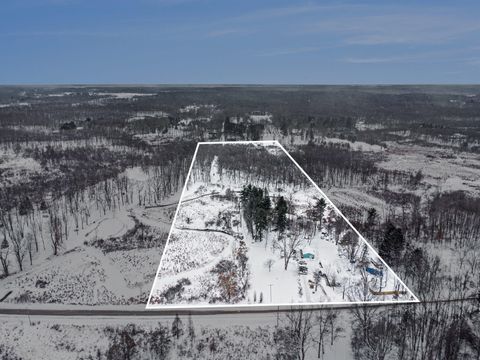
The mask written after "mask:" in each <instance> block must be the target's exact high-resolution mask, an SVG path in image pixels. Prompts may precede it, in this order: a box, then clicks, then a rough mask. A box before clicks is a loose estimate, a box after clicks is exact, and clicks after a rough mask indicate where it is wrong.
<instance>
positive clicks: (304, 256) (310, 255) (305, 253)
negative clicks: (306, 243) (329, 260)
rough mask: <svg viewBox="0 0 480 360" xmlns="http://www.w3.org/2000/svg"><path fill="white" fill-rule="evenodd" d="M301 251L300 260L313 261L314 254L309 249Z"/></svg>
mask: <svg viewBox="0 0 480 360" xmlns="http://www.w3.org/2000/svg"><path fill="white" fill-rule="evenodd" d="M300 251H301V256H302V259H312V260H313V259H315V252H314V251H313V250H312V249H310V248H305V249H303V250H300Z"/></svg>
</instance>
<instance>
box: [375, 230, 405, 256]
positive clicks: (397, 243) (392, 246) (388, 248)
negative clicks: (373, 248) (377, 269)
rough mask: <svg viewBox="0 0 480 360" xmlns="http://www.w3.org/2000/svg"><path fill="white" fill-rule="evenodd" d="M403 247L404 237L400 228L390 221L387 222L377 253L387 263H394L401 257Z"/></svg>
mask: <svg viewBox="0 0 480 360" xmlns="http://www.w3.org/2000/svg"><path fill="white" fill-rule="evenodd" d="M404 248H405V239H404V237H403V234H402V230H401V229H400V228H397V227H395V225H393V224H392V223H391V222H389V223H388V224H387V227H386V229H385V234H384V236H383V242H382V243H381V245H380V249H379V255H380V256H381V257H382V259H384V260H385V261H386V262H387V263H389V264H392V265H396V264H398V261H399V259H400V258H401V257H402V252H403V250H404Z"/></svg>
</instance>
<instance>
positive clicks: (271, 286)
mask: <svg viewBox="0 0 480 360" xmlns="http://www.w3.org/2000/svg"><path fill="white" fill-rule="evenodd" d="M268 286H270V304H271V303H272V286H273V284H268Z"/></svg>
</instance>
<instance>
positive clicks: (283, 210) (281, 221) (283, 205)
mask: <svg viewBox="0 0 480 360" xmlns="http://www.w3.org/2000/svg"><path fill="white" fill-rule="evenodd" d="M287 210H288V205H287V201H286V200H285V199H284V197H283V196H280V197H279V198H278V199H277V203H276V204H275V214H276V224H275V225H276V226H277V231H278V232H279V233H281V234H283V233H284V232H285V229H286V227H287Z"/></svg>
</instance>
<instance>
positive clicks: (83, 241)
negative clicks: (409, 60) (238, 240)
mask: <svg viewBox="0 0 480 360" xmlns="http://www.w3.org/2000/svg"><path fill="white" fill-rule="evenodd" d="M479 111H480V88H479V87H478V86H369V87H361V86H337V87H336V86H305V87H302V86H258V87H256V86H253V87H247V86H219V87H182V86H178V87H175V86H171V87H155V86H152V87H121V86H120V87H101V86H64V87H41V86H25V87H1V88H0V151H1V153H0V154H1V155H0V261H1V265H2V266H1V268H0V309H1V308H7V307H10V306H32V307H33V306H37V307H41V306H46V305H48V304H61V305H64V306H70V307H76V306H77V307H78V306H91V307H95V306H98V305H102V306H111V307H115V306H139V305H144V304H146V302H147V299H148V295H149V292H150V289H151V286H152V283H153V281H154V278H155V272H156V270H157V267H158V264H159V260H160V257H161V254H162V252H163V249H164V245H165V242H166V239H167V235H168V232H169V230H170V225H171V222H172V220H173V215H174V212H175V209H176V206H177V203H178V200H179V198H180V192H181V189H182V187H183V185H184V183H185V181H186V176H187V173H188V169H189V166H190V164H191V161H192V157H193V153H194V151H195V146H196V144H197V142H198V141H216V140H223V141H225V140H237V139H238V140H256V139H260V140H277V141H279V142H280V143H281V144H282V145H283V146H284V147H285V148H286V149H287V150H288V151H289V153H290V154H291V155H292V156H293V158H294V159H295V160H296V161H297V162H298V163H299V164H300V165H301V166H302V168H303V169H304V170H305V171H306V172H307V174H309V176H310V177H311V178H312V179H313V180H314V181H315V183H316V184H318V186H319V187H320V188H321V189H322V190H323V191H324V192H325V194H326V195H327V196H328V198H329V199H330V200H332V202H333V203H334V204H335V205H336V206H337V207H338V208H339V209H340V210H341V212H342V213H343V214H344V215H345V216H346V217H347V218H348V220H349V221H350V222H351V223H352V224H353V225H354V227H355V228H356V229H357V230H359V232H360V233H361V234H362V235H363V236H364V237H365V238H366V239H367V240H368V242H369V243H370V244H371V245H372V246H373V247H374V248H375V249H376V250H377V252H378V253H379V255H380V256H381V257H382V258H383V259H384V260H385V261H386V262H387V263H388V264H389V265H390V266H391V267H392V269H393V271H394V272H395V273H396V274H397V275H398V276H399V278H400V279H402V280H404V281H405V283H406V285H407V286H408V288H409V289H411V290H412V292H413V293H414V294H415V295H416V296H418V298H419V299H420V300H421V303H420V304H405V305H400V304H399V305H388V306H387V305H385V306H377V307H374V306H363V307H354V308H351V309H338V310H334V309H330V310H325V309H321V310H312V311H303V312H295V311H282V312H280V313H279V323H278V325H277V322H276V318H275V316H276V315H274V320H273V322H268V321H267V320H265V321H264V320H263V318H262V317H261V316H260V315H259V317H258V322H257V323H256V324H255V325H252V324H251V323H247V324H243V325H242V321H241V320H242V319H241V315H240V316H239V317H238V318H235V321H232V322H231V323H232V325H231V326H223V327H220V326H219V325H218V324H214V323H213V324H208V325H205V326H204V329H205V330H204V331H205V334H207V333H208V335H205V338H202V337H199V335H198V332H196V335H195V339H197V340H195V342H194V344H195V346H197V347H196V348H195V349H197V350H195V351H194V352H192V354H195V353H197V354H200V353H203V354H205V355H202V356H203V358H214V356H217V358H224V357H225V356H230V357H232V358H235V349H237V348H236V347H235V346H237V345H235V344H234V343H232V342H229V341H234V340H232V339H238V341H239V344H243V346H244V345H245V344H257V341H258V342H260V341H263V342H262V344H264V345H262V346H264V347H260V345H258V348H259V349H265V352H263V353H259V354H257V357H256V358H277V359H310V358H322V357H323V358H325V359H327V358H332V359H333V358H335V355H334V353H335V352H337V351H339V350H338V349H346V350H345V351H346V352H347V354H346V355H345V356H344V358H356V359H478V358H479V357H480V333H479V329H480V323H479V313H480V310H479V305H480V302H479V298H480V276H479V274H480V271H479V269H480V262H479V260H478V258H479V254H480V244H479V241H478V239H479V232H480V203H479V193H480V185H479V183H480V170H479V169H480V161H479V157H478V154H479V151H480V147H479V146H480V128H479V126H478V121H479V118H478V114H479ZM257 114H267V115H265V116H258V115H257ZM217 153H218V152H217V151H216V150H215V149H214V147H212V148H211V152H210V151H205V152H203V153H202V154H199V157H198V160H199V161H203V162H204V163H208V162H211V161H213V158H214V157H215V154H217ZM236 156H237V155H236V153H235V152H234V151H232V152H231V153H228V152H224V153H223V154H222V156H219V157H218V166H219V168H221V169H224V170H222V173H225V174H229V175H228V176H231V177H233V178H235V177H238V176H239V172H242V173H244V174H247V175H246V176H247V177H246V179H245V180H246V181H247V184H248V183H250V184H251V185H252V186H255V187H256V188H259V189H261V190H263V189H264V188H265V183H271V182H275V181H276V180H275V179H279V180H278V182H279V184H280V183H289V184H292V187H294V188H296V189H299V188H301V187H302V186H304V183H303V182H304V180H302V179H301V178H298V177H296V176H294V174H292V173H291V172H290V170H289V167H287V166H285V164H284V163H282V162H281V161H282V160H279V161H278V162H266V163H265V162H263V161H262V159H261V158H258V156H261V155H255V154H250V155H249V156H248V158H249V159H250V161H247V162H241V161H239V159H238V158H237V157H236ZM260 162H261V163H263V164H264V165H263V166H261V167H258V164H259V163H260ZM230 164H237V165H238V170H229V168H231V166H230ZM256 172H260V173H261V174H262V176H263V178H264V179H266V180H265V181H262V182H260V183H259V182H256V181H253V180H252V175H250V178H249V177H248V174H254V173H256ZM192 175H193V176H194V177H195V178H196V179H202V177H203V178H206V177H207V176H209V174H208V173H206V172H203V171H200V170H199V168H198V169H196V168H193V169H192ZM269 193H270V194H272V192H271V191H269ZM264 197H265V196H264V195H263V196H262V197H260V196H256V197H255V198H256V199H257V200H258V199H260V198H264ZM249 198H250V197H249ZM246 200H247V199H246ZM257 200H255V201H257ZM285 200H286V201H287V202H288V200H289V199H288V198H285ZM247 203H248V201H247V202H245V205H247ZM312 204H314V201H313V200H312ZM277 205H278V204H277V203H276V201H272V202H271V204H270V209H271V210H272V211H273V210H274V209H275V207H276V206H277ZM265 206H266V204H265ZM320 207H321V206H320ZM266 208H267V207H266ZM312 210H314V209H312ZM248 215H249V214H248V211H247V217H248ZM252 216H253V217H252V223H251V225H252V226H251V228H252V230H253V234H254V235H256V237H257V238H259V237H262V238H265V236H266V231H263V223H262V221H264V218H263V215H262V214H261V213H259V214H252ZM277 220H278V219H277ZM280 222H281V221H280ZM232 225H233V223H232ZM258 225H259V226H258ZM317 225H319V224H317ZM212 226H213V225H212ZM215 226H216V225H215ZM268 226H271V227H272V228H276V227H278V224H275V223H272V222H269V223H268ZM233 228H234V226H233ZM259 229H260V231H258V230H259ZM316 229H317V231H318V227H316ZM312 230H313V228H312ZM253 234H252V235H253ZM223 239H224V238H223V237H222V235H218V237H217V238H216V244H217V246H218V247H219V246H221V244H222V242H224V240H223ZM262 241H263V242H265V239H263V240H262ZM266 260H267V259H265V261H266ZM280 264H281V263H280V262H278V263H277V265H280ZM283 265H284V264H283ZM262 267H264V265H263V263H262ZM264 269H265V270H266V271H267V272H268V269H266V268H265V267H264ZM112 279H113V280H112ZM262 296H263V301H267V300H269V294H268V293H265V292H264V293H263V295H262ZM251 297H252V301H253V295H252V296H251ZM259 297H260V293H257V302H258V301H259ZM0 316H2V317H3V316H4V315H0ZM2 320H3V319H2ZM181 320H182V321H183V324H184V328H185V324H186V323H187V321H188V319H186V318H182V319H181ZM36 321H38V322H39V323H38V324H37V325H32V324H31V323H30V322H25V321H22V322H20V321H15V320H12V319H11V318H9V319H8V321H7V319H5V321H4V322H3V324H5V326H2V329H1V331H2V340H0V344H1V346H0V354H1V356H3V357H4V358H7V359H10V358H11V359H15V358H25V357H28V355H25V354H27V353H25V352H22V351H23V350H22V349H20V348H19V347H18V343H17V340H16V339H18V338H19V337H18V336H17V337H15V336H13V335H12V336H7V335H5V333H11V334H17V335H18V334H19V333H22V334H35V332H38V331H42V330H43V331H44V333H45V336H47V335H48V336H49V338H50V339H51V343H52V344H54V345H52V348H51V349H52V351H59V350H58V349H59V348H62V346H63V348H62V349H63V351H65V352H64V355H65V358H67V357H66V356H67V355H66V354H70V355H71V357H72V358H76V357H77V355H78V354H80V355H78V356H80V357H83V358H88V357H89V356H91V357H92V358H101V359H104V358H107V356H108V355H107V351H108V348H107V347H104V348H102V349H99V354H98V355H97V354H96V353H94V352H91V353H88V354H87V352H86V350H85V352H84V353H82V351H81V350H80V348H81V345H78V344H77V345H78V346H75V342H76V341H77V340H78V341H80V338H78V339H77V338H76V337H71V340H70V341H71V344H70V345H69V349H70V350H68V349H65V346H66V345H65V344H62V343H61V341H60V340H58V334H60V332H59V331H58V330H55V328H57V327H58V329H60V330H61V331H67V330H65V329H67V328H68V329H69V330H68V331H69V332H70V333H72V334H73V333H74V330H72V328H71V326H69V325H60V324H55V323H53V322H54V321H57V320H49V321H48V322H46V321H44V320H35V319H34V318H32V322H33V323H35V322H36ZM82 321H85V320H81V319H79V320H78V324H79V325H76V326H83V325H82ZM142 321H143V320H142V319H139V320H135V321H134V320H132V319H130V321H128V322H129V323H131V324H133V325H127V324H124V325H121V324H118V323H116V324H115V325H112V327H111V328H109V329H108V330H106V329H105V328H104V327H103V326H100V325H98V326H97V327H96V330H94V329H92V327H90V328H89V329H90V331H91V333H92V334H97V335H98V336H100V337H101V338H102V339H105V343H106V344H107V343H108V344H110V345H108V346H111V347H113V348H114V349H113V350H111V354H114V352H115V351H121V352H122V354H123V355H121V356H120V355H110V356H111V357H110V358H115V357H116V358H125V359H127V358H130V359H133V358H144V357H145V356H144V355H145V354H146V353H145V352H144V351H147V350H146V349H147V347H148V346H150V345H148V344H152V346H154V345H153V344H154V343H153V340H152V334H151V333H150V331H158V334H160V333H162V332H164V333H165V336H166V337H165V339H164V340H162V341H160V345H161V346H163V345H165V346H166V350H165V351H167V353H168V354H169V355H168V356H170V357H171V358H175V356H176V354H177V351H180V349H181V348H182V347H181V346H180V345H179V343H178V341H177V340H179V341H183V339H185V341H186V339H187V335H185V334H186V333H184V334H183V335H182V336H179V337H178V338H177V337H176V336H173V337H172V335H171V333H170V332H171V321H170V322H167V321H165V322H163V323H162V327H160V326H158V327H157V330H154V327H152V328H151V330H146V329H144V326H143V325H142ZM195 321H196V320H195ZM264 322H265V324H264ZM47 323H48V325H46V324H47ZM237 323H238V324H239V325H238V326H239V327H240V328H236V326H237V325H233V324H237ZM287 325H288V326H287ZM88 326H91V325H88ZM262 326H265V327H266V328H268V330H264V331H261V330H258V329H257V328H258V327H262ZM164 327H166V328H168V331H167V330H165V328H164ZM122 334H124V335H122ZM125 334H127V335H128V336H127V335H125ZM158 334H157V335H155V338H156V339H158V338H160V339H161V338H162V336H163V335H158ZM22 336H27V335H22ZM129 338H131V339H132V341H133V342H132V341H131V340H129ZM167 338H168V339H170V341H169V340H167ZM207 338H208V340H207ZM149 339H150V340H149ZM173 339H177V340H173ZM200 339H203V340H202V341H200ZM212 339H215V340H212ZM220 339H222V340H220ZM227 339H229V340H227ZM240 339H241V341H240ZM319 339H323V340H322V341H319ZM217 340H218V341H217ZM216 341H217V342H216ZM212 342H213V343H214V345H211V347H212V349H213V350H210V343H212ZM200 343H201V344H202V345H199V344H200ZM128 344H135V345H131V346H127V349H126V350H125V349H124V347H125V345H128ZM162 344H163V345H162ZM221 344H224V345H225V346H222V345H221ZM160 345H159V346H160ZM238 346H242V345H238ZM129 347H130V348H131V349H132V350H131V351H132V352H131V353H130V352H129V351H130V350H128V348H129ZM199 348H201V349H202V350H201V351H200V350H198V349H199ZM27 350H28V349H27ZM27 350H25V351H27ZM92 351H93V350H92ZM95 351H96V350H95ZM148 351H154V350H152V349H149V350H148ZM155 351H156V350H155ZM159 351H163V350H159ZM182 351H183V350H182ZM185 351H186V350H185ZM204 351H207V352H204ZM259 351H260V350H259ZM206 354H209V355H206ZM212 354H216V355H212ZM112 356H114V357H112ZM193 356H194V355H192V357H193ZM209 356H210V357H209ZM222 356H223V357H222ZM199 357H200V356H199Z"/></svg>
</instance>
